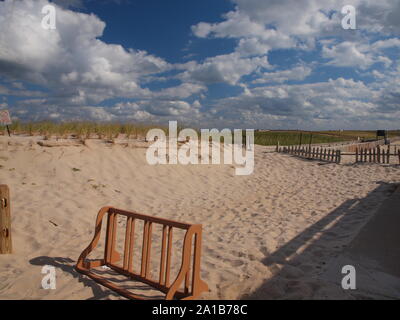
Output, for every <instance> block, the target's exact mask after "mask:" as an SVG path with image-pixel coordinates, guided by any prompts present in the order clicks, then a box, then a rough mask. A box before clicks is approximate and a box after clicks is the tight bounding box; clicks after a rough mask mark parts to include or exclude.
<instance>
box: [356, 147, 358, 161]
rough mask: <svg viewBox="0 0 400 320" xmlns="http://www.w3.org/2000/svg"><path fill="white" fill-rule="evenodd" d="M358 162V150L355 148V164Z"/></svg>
mask: <svg viewBox="0 0 400 320" xmlns="http://www.w3.org/2000/svg"><path fill="white" fill-rule="evenodd" d="M357 162H358V148H356V163H357Z"/></svg>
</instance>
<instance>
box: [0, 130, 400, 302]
mask: <svg viewBox="0 0 400 320" xmlns="http://www.w3.org/2000/svg"><path fill="white" fill-rule="evenodd" d="M38 139H39V138H35V137H13V138H11V139H10V138H7V137H0V166H1V167H0V183H1V184H7V185H9V187H10V190H11V197H12V198H11V201H12V202H11V203H12V212H11V214H12V237H13V247H14V253H13V254H12V255H1V256H0V299H120V297H119V296H118V295H116V294H114V293H112V292H110V291H109V290H107V289H105V288H103V287H101V286H99V285H97V284H95V283H94V282H93V281H92V280H89V279H87V278H86V277H84V276H81V275H79V274H78V273H76V272H75V271H74V270H73V266H74V264H75V262H76V260H77V258H78V256H79V254H80V253H81V251H82V250H83V249H84V248H85V247H86V246H87V245H88V244H89V242H90V240H91V238H92V236H93V231H94V230H93V229H94V221H95V217H96V215H97V212H98V210H99V209H100V208H101V207H102V206H106V205H110V206H114V207H118V208H121V209H126V210H135V211H138V212H142V213H145V214H150V215H156V216H159V217H164V218H169V219H174V220H179V221H185V222H188V223H202V224H203V229H204V231H203V232H204V235H203V255H202V277H203V279H204V280H205V281H206V282H207V283H208V285H209V287H210V292H208V293H205V294H203V295H202V296H201V299H239V298H252V299H292V298H299V299H316V298H328V299H336V298H349V299H353V298H357V295H355V294H353V293H351V292H348V291H343V290H342V289H341V288H340V287H339V286H338V285H337V284H335V283H330V282H329V281H327V280H324V279H323V278H321V277H320V275H321V274H323V272H324V270H325V269H326V264H327V261H329V259H331V258H333V257H335V256H337V255H339V254H340V252H341V251H342V250H343V248H345V247H346V245H348V244H349V243H350V242H351V241H352V239H354V238H355V236H356V235H357V234H358V232H359V230H360V229H361V228H362V227H363V226H364V225H365V224H366V223H367V222H368V220H369V219H370V218H371V217H372V216H373V215H374V213H375V212H376V210H377V208H378V207H379V205H380V204H381V203H382V201H383V200H384V199H386V198H387V197H388V196H389V195H390V194H391V192H392V191H393V183H397V182H399V181H400V170H399V166H398V165H395V164H391V165H382V164H381V165H379V164H350V163H344V164H341V165H337V164H321V163H320V162H318V161H307V160H301V159H298V158H294V157H291V156H289V155H285V154H277V153H274V152H272V151H271V148H266V147H261V146H256V150H255V163H256V166H255V171H254V174H252V175H250V176H235V174H234V168H233V166H232V165H189V166H183V165H157V166H150V165H148V164H147V163H146V158H145V152H146V149H144V148H134V147H132V146H129V145H128V146H126V145H113V144H109V143H104V142H101V141H97V140H88V141H87V143H86V145H78V146H58V147H43V146H39V145H38V144H37V140H38ZM45 264H49V265H54V266H56V271H57V288H56V290H44V289H42V287H41V280H42V277H43V274H41V269H42V266H43V265H45Z"/></svg>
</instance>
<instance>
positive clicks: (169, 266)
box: [165, 227, 172, 287]
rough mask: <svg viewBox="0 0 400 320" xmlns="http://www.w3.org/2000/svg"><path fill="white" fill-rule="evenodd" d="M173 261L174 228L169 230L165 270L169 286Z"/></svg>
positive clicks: (166, 282)
mask: <svg viewBox="0 0 400 320" xmlns="http://www.w3.org/2000/svg"><path fill="white" fill-rule="evenodd" d="M171 259H172V227H169V229H168V246H167V267H166V269H165V285H166V286H167V287H168V286H169V278H170V274H171Z"/></svg>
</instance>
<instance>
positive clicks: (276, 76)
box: [253, 66, 312, 84]
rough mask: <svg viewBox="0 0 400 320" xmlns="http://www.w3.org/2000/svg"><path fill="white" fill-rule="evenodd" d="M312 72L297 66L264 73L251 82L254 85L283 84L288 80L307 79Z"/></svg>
mask: <svg viewBox="0 0 400 320" xmlns="http://www.w3.org/2000/svg"><path fill="white" fill-rule="evenodd" d="M311 72H312V69H311V68H310V67H307V66H297V67H294V68H292V69H288V70H282V71H276V72H264V73H263V74H262V75H261V77H260V78H258V79H256V80H254V81H253V83H254V84H264V83H283V82H286V81H290V80H296V81H301V80H304V79H305V78H307V77H308V76H309V75H310V74H311Z"/></svg>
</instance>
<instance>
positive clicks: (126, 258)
mask: <svg viewBox="0 0 400 320" xmlns="http://www.w3.org/2000/svg"><path fill="white" fill-rule="evenodd" d="M131 224H132V218H131V217H127V219H126V228H125V245H124V266H123V268H124V269H125V270H127V268H128V264H129V258H130V257H129V253H130V252H129V244H130V242H131Z"/></svg>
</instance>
